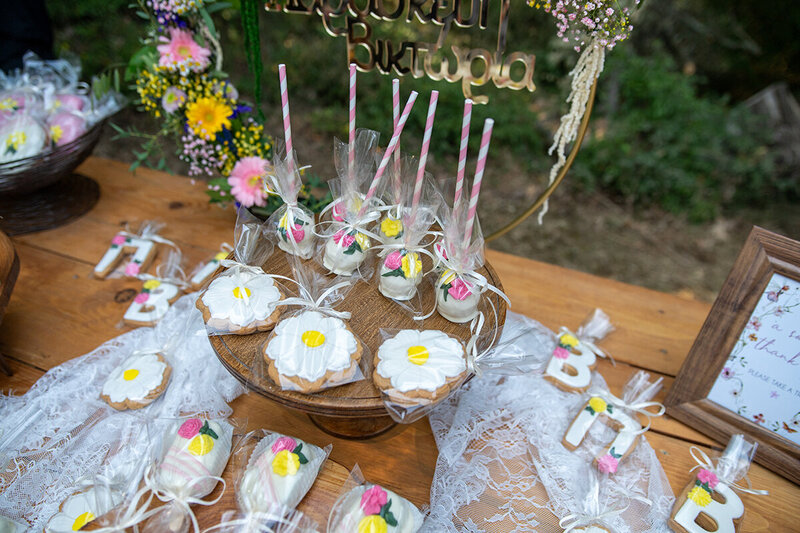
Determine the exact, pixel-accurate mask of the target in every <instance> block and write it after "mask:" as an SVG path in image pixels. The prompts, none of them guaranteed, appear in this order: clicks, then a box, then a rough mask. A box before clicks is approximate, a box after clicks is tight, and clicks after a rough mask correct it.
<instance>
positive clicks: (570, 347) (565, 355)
mask: <svg viewBox="0 0 800 533" xmlns="http://www.w3.org/2000/svg"><path fill="white" fill-rule="evenodd" d="M596 366H597V356H596V355H595V354H594V352H593V351H592V350H591V349H589V347H588V346H586V345H585V344H584V343H583V342H581V341H580V340H579V339H578V338H577V337H576V336H574V335H572V334H570V333H562V334H561V335H559V337H558V344H557V345H556V347H555V348H554V349H553V355H552V357H550V361H549V362H548V363H547V368H546V369H545V371H544V378H545V379H546V380H548V381H549V382H551V383H553V384H554V385H556V386H557V387H558V388H560V389H562V390H566V391H577V392H583V391H585V390H586V389H588V388H589V385H590V384H591V382H592V369H594V367H596Z"/></svg>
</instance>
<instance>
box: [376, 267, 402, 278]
mask: <svg viewBox="0 0 800 533" xmlns="http://www.w3.org/2000/svg"><path fill="white" fill-rule="evenodd" d="M381 276H383V277H384V278H389V277H397V278H405V277H406V275H405V274H403V269H402V268H396V269H394V270H390V271H389V272H386V273H385V274H381Z"/></svg>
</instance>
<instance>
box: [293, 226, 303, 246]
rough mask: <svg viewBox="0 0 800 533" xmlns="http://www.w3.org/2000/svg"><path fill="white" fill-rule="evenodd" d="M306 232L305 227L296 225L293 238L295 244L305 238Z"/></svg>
mask: <svg viewBox="0 0 800 533" xmlns="http://www.w3.org/2000/svg"><path fill="white" fill-rule="evenodd" d="M305 236H306V231H305V230H304V229H303V226H301V225H300V224H295V226H294V227H293V228H292V238H294V242H300V241H302V240H303V238H305Z"/></svg>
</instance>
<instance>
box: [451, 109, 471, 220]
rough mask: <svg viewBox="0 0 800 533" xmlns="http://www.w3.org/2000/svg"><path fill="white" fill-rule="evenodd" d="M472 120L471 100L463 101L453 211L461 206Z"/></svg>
mask: <svg viewBox="0 0 800 533" xmlns="http://www.w3.org/2000/svg"><path fill="white" fill-rule="evenodd" d="M471 120H472V100H470V99H469V98H467V99H466V100H464V120H463V121H462V122H461V149H460V150H459V152H458V175H457V176H456V196H455V199H454V200H453V211H456V210H457V209H458V207H459V205H461V195H462V194H463V190H464V174H466V168H467V145H468V144H469V125H470V121H471Z"/></svg>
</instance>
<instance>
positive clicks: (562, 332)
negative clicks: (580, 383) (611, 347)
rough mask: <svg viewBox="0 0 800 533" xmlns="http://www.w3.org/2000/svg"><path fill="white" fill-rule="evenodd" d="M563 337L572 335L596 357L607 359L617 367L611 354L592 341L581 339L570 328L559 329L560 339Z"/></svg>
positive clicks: (562, 327)
mask: <svg viewBox="0 0 800 533" xmlns="http://www.w3.org/2000/svg"><path fill="white" fill-rule="evenodd" d="M562 335H572V336H573V337H575V338H576V339H578V340H579V341H580V343H581V344H583V345H584V346H586V347H587V348H589V351H591V352H592V353H593V354H594V355H596V356H597V357H603V358H605V359H608V360H609V361H611V364H612V365H614V366H617V363H616V361H614V358H613V357H611V355H610V354H607V353H606V352H604V351H603V350H602V348H600V347H599V346H597V345H596V344H595V343H593V342H592V341H589V340H586V339H585V338H581V337H580V336H579V335H578V334H577V333H573V332H572V330H570V329H569V328H567V327H565V326H561V328H559V330H558V337H559V338H561V336H562Z"/></svg>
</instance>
